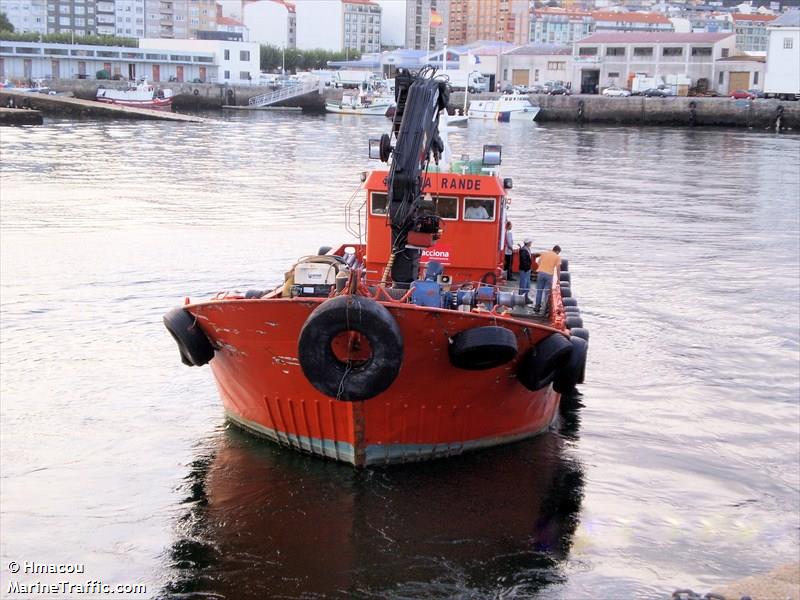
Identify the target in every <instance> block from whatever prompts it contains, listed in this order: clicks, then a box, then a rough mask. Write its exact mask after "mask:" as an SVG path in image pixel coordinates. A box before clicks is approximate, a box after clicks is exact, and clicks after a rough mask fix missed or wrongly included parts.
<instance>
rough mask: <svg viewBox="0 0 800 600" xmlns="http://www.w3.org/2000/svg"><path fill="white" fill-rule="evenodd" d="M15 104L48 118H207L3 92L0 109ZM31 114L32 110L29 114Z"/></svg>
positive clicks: (192, 120)
mask: <svg viewBox="0 0 800 600" xmlns="http://www.w3.org/2000/svg"><path fill="white" fill-rule="evenodd" d="M9 103H13V104H14V106H15V107H23V108H25V109H33V110H34V111H37V112H40V113H41V114H45V115H53V116H65V115H69V116H80V117H104V118H116V119H146V120H159V121H180V122H184V123H203V122H205V119H202V118H200V117H194V116H190V115H183V114H180V113H173V112H168V111H160V110H151V109H149V108H132V107H130V106H118V105H116V104H106V103H103V102H95V101H94V100H81V99H79V98H68V97H65V96H50V95H47V94H40V93H36V92H16V91H13V90H12V89H0V106H8V105H9ZM27 112H30V111H27Z"/></svg>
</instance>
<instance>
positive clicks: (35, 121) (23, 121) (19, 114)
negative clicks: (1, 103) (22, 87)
mask: <svg viewBox="0 0 800 600" xmlns="http://www.w3.org/2000/svg"><path fill="white" fill-rule="evenodd" d="M43 121H44V119H43V118H42V113H40V112H39V111H38V110H30V109H21V108H0V125H41V124H42V122H43Z"/></svg>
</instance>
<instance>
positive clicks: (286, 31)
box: [222, 0, 295, 48]
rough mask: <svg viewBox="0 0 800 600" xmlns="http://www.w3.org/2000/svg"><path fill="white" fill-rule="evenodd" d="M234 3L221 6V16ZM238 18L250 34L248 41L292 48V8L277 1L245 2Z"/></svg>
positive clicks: (233, 5)
mask: <svg viewBox="0 0 800 600" xmlns="http://www.w3.org/2000/svg"><path fill="white" fill-rule="evenodd" d="M236 4H237V3H236V2H231V3H230V4H228V3H225V4H223V5H222V6H223V9H222V10H223V14H224V13H225V12H226V11H230V10H231V8H232V7H235V6H236ZM241 14H242V16H241V17H235V16H233V14H231V15H229V16H230V17H231V18H234V19H236V18H238V19H239V20H240V21H242V23H244V25H245V27H247V29H248V31H249V32H250V41H251V42H258V43H259V44H270V45H272V46H277V47H278V48H292V47H294V31H293V29H294V14H295V12H294V7H293V6H290V5H287V4H286V3H284V2H280V1H278V0H258V1H257V2H245V3H244V5H243V6H242V8H241Z"/></svg>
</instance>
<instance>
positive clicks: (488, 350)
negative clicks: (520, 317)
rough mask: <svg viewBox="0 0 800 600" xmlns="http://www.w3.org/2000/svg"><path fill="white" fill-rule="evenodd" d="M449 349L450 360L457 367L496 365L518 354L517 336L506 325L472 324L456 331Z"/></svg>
mask: <svg viewBox="0 0 800 600" xmlns="http://www.w3.org/2000/svg"><path fill="white" fill-rule="evenodd" d="M448 352H449V355H450V363H451V364H452V365H453V366H454V367H456V368H457V369H465V370H467V371H482V370H485V369H493V368H495V367H499V366H500V365H504V364H506V363H507V362H509V361H510V360H512V359H513V358H514V357H515V356H516V355H517V338H516V336H515V335H514V333H513V332H512V331H511V330H509V329H506V328H505V327H497V326H493V325H490V326H486V327H473V328H472V329H465V330H464V331H461V332H459V333H457V334H456V335H454V336H453V339H452V341H451V343H450V345H449V347H448Z"/></svg>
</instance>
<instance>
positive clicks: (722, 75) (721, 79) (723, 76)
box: [719, 72, 725, 85]
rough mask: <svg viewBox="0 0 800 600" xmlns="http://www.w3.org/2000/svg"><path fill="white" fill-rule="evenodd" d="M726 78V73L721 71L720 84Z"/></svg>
mask: <svg viewBox="0 0 800 600" xmlns="http://www.w3.org/2000/svg"><path fill="white" fill-rule="evenodd" d="M724 80H725V73H724V72H721V73H720V74H719V84H720V85H722V82H723V81H724Z"/></svg>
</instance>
